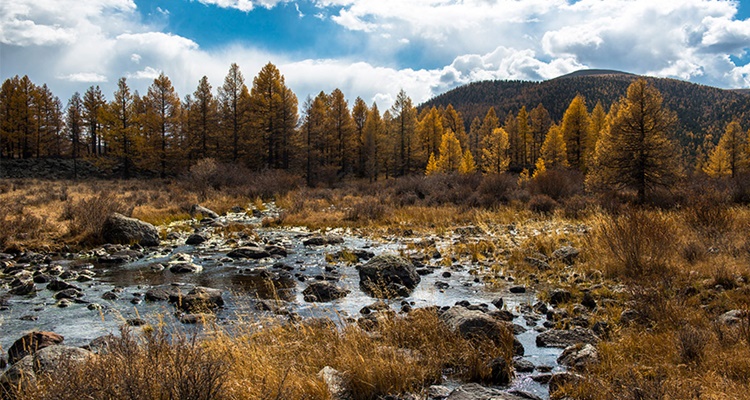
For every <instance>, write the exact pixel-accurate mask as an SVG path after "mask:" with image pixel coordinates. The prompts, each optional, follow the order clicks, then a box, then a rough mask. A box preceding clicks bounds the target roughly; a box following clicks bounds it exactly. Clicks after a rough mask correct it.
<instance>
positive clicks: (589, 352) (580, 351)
mask: <svg viewBox="0 0 750 400" xmlns="http://www.w3.org/2000/svg"><path fill="white" fill-rule="evenodd" d="M598 362H599V352H598V351H597V350H596V347H594V346H592V345H590V344H588V343H586V344H584V343H578V344H574V345H572V346H568V347H566V348H565V350H563V352H562V354H561V355H560V357H558V358H557V363H558V364H560V365H564V366H566V367H569V368H572V369H577V370H582V369H585V368H586V367H588V366H589V365H593V364H596V363H598Z"/></svg>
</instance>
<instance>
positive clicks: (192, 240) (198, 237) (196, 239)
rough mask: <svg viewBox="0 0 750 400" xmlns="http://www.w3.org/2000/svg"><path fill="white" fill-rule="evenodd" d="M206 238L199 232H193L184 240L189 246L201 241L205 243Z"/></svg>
mask: <svg viewBox="0 0 750 400" xmlns="http://www.w3.org/2000/svg"><path fill="white" fill-rule="evenodd" d="M207 240H208V238H206V237H205V236H203V235H201V234H200V233H194V234H192V235H190V236H188V238H187V240H185V244H189V245H191V246H196V245H199V244H201V243H205V242H206V241H207Z"/></svg>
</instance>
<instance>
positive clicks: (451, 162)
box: [437, 129, 463, 172]
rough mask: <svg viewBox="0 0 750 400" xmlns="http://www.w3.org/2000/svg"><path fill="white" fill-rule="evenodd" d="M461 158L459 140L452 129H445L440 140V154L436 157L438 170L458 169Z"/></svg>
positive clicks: (449, 170) (451, 170)
mask: <svg viewBox="0 0 750 400" xmlns="http://www.w3.org/2000/svg"><path fill="white" fill-rule="evenodd" d="M462 158H463V153H462V152H461V142H460V141H459V140H458V138H457V137H456V134H455V133H453V131H452V130H450V129H448V130H446V131H445V134H443V139H442V140H441V142H440V155H439V156H438V158H437V166H438V169H439V170H440V172H455V171H458V167H459V166H460V165H461V160H462Z"/></svg>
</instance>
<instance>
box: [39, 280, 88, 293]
mask: <svg viewBox="0 0 750 400" xmlns="http://www.w3.org/2000/svg"><path fill="white" fill-rule="evenodd" d="M47 289H49V290H51V291H53V292H59V291H60V290H66V289H76V290H81V289H80V288H79V287H78V286H76V285H72V284H70V283H68V282H65V281H61V280H59V279H53V280H52V281H50V283H48V284H47Z"/></svg>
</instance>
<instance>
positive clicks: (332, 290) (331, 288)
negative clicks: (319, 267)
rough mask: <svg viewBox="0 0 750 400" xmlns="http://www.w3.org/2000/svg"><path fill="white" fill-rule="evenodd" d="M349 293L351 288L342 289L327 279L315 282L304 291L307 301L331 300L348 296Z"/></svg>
mask: <svg viewBox="0 0 750 400" xmlns="http://www.w3.org/2000/svg"><path fill="white" fill-rule="evenodd" d="M349 293H350V291H349V290H346V289H342V288H340V287H338V286H336V285H334V284H333V283H331V282H327V281H319V282H313V283H311V284H310V285H309V286H308V287H306V288H305V290H303V291H302V294H303V295H304V296H305V301H307V302H311V303H312V302H323V303H325V302H329V301H331V300H336V299H340V298H342V297H346V295H347V294H349Z"/></svg>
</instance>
